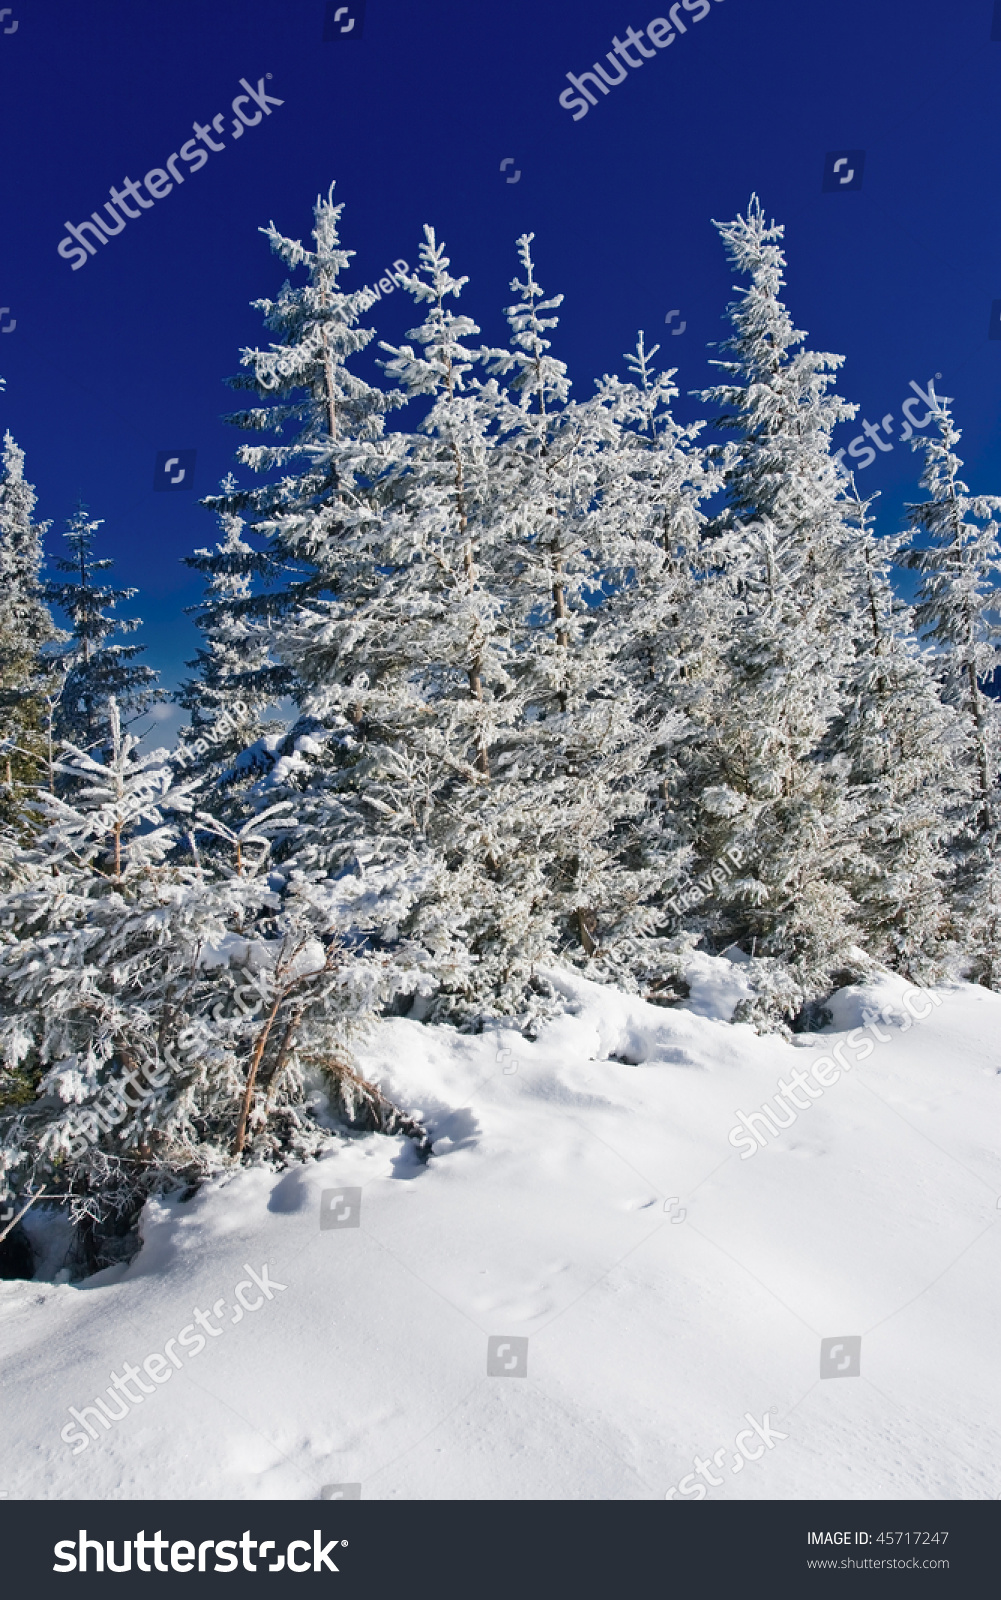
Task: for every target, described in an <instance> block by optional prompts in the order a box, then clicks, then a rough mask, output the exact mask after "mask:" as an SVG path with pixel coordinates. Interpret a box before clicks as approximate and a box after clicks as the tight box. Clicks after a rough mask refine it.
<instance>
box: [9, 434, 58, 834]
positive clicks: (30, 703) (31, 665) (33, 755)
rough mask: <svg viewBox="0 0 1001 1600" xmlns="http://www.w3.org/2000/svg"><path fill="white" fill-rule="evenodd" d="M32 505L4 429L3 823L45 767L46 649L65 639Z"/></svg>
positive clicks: (50, 685)
mask: <svg viewBox="0 0 1001 1600" xmlns="http://www.w3.org/2000/svg"><path fill="white" fill-rule="evenodd" d="M34 509H35V491H34V488H33V486H32V485H31V484H30V483H26V482H25V478H24V452H23V450H21V449H19V448H18V446H17V445H16V444H15V443H14V440H13V439H12V438H11V436H10V434H9V433H6V434H5V435H4V441H3V460H2V466H0V818H2V820H3V821H4V822H7V823H10V822H11V821H13V819H14V818H15V816H16V815H17V813H18V811H19V809H20V805H21V802H22V801H23V798H24V795H25V793H26V786H30V785H32V784H35V783H37V782H39V781H41V779H42V777H43V775H44V774H45V772H46V771H47V765H48V756H49V732H50V705H51V700H52V697H53V695H54V693H56V692H57V689H56V683H55V678H56V676H57V674H55V673H53V672H52V670H51V667H50V663H49V661H48V659H47V657H46V654H45V648H46V646H48V645H52V644H54V643H55V642H56V641H58V640H61V639H63V638H65V635H64V634H61V633H60V632H59V630H58V628H57V627H56V626H55V623H54V622H53V620H52V616H51V614H50V612H49V609H48V607H47V605H46V604H45V599H44V588H43V585H42V580H41V577H40V571H41V565H42V538H43V536H44V534H45V532H46V530H47V528H48V524H47V523H44V524H39V523H36V522H33V521H32V513H33V511H34Z"/></svg>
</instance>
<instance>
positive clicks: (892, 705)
mask: <svg viewBox="0 0 1001 1600" xmlns="http://www.w3.org/2000/svg"><path fill="white" fill-rule="evenodd" d="M852 487H853V491H854V482H853V485H852ZM871 503H872V501H871V500H867V501H863V500H861V499H860V498H859V497H858V496H857V492H855V504H854V520H855V525H856V530H857V531H856V553H857V554H858V556H859V558H860V564H859V566H858V568H857V570H856V572H855V574H854V577H855V581H856V583H857V584H858V589H857V592H856V593H855V595H854V596H853V600H854V605H855V610H856V613H857V615H858V618H859V624H860V625H859V627H858V630H857V632H856V635H855V648H856V654H855V657H854V660H853V661H851V662H850V663H849V664H848V672H847V676H846V678H845V680H844V683H843V686H842V688H843V699H842V705H841V708H840V710H839V713H838V716H837V717H836V718H835V720H834V722H833V723H832V724H831V726H830V728H829V729H828V732H827V746H828V749H829V751H830V753H831V756H832V759H834V760H838V759H839V758H847V761H848V766H847V768H846V769H845V776H844V781H845V784H846V786H847V788H848V792H849V794H850V796H851V800H852V803H853V813H854V816H855V824H854V851H853V853H852V856H851V858H850V864H851V879H850V884H851V891H852V896H853V898H854V900H855V902H856V905H857V907H858V910H857V912H856V920H857V925H858V927H859V930H860V942H861V943H862V944H863V945H864V947H865V949H866V950H867V951H868V952H869V953H870V954H871V955H872V956H873V957H874V958H875V959H876V960H878V961H881V962H883V963H885V964H886V965H887V966H889V967H892V968H894V969H895V970H897V971H899V972H902V973H904V974H905V976H906V977H908V978H910V979H911V981H912V982H927V981H930V980H931V979H934V978H935V977H940V976H941V975H942V974H943V973H944V972H945V971H946V970H948V966H949V960H950V955H951V953H952V952H954V950H955V930H954V929H953V928H952V927H951V926H950V924H951V917H950V912H949V906H948V881H947V880H948V875H949V863H948V858H947V848H948V843H949V840H950V838H951V837H952V835H953V834H954V833H955V831H956V827H957V810H958V808H959V807H960V806H961V804H962V801H963V798H964V792H965V788H966V785H965V783H964V775H963V771H962V768H963V761H964V755H965V735H964V730H963V728H962V724H961V718H960V716H959V715H958V713H957V712H956V711H955V710H954V708H953V707H952V706H950V705H947V704H943V703H942V700H941V699H940V697H939V693H938V685H937V683H936V678H935V671H934V665H935V664H934V660H933V659H932V658H930V657H929V653H928V652H927V651H926V650H922V649H921V647H920V646H919V644H918V642H917V639H916V637H915V633H914V614H913V611H912V609H911V608H910V607H909V606H907V605H905V604H904V602H903V601H902V600H900V599H899V597H898V596H897V595H896V594H895V592H894V589H893V585H892V581H891V571H892V567H893V563H894V561H899V559H900V553H901V550H902V549H903V547H904V546H905V544H907V543H908V542H909V536H908V535H906V534H903V535H896V536H884V537H882V538H876V537H875V535H874V532H873V528H872V525H871V522H870V519H869V515H868V510H869V506H870V505H871Z"/></svg>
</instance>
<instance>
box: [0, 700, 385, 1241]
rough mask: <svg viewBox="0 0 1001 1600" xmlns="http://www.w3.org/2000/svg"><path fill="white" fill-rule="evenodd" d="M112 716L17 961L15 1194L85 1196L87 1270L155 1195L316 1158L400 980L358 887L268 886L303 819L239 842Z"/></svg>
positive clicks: (9, 1083)
mask: <svg viewBox="0 0 1001 1600" xmlns="http://www.w3.org/2000/svg"><path fill="white" fill-rule="evenodd" d="M110 712H111V716H110V728H109V738H108V755H107V760H106V761H105V762H103V763H102V762H98V761H95V760H94V759H93V757H92V756H90V755H89V754H88V753H87V752H86V751H83V750H79V749H73V748H71V747H70V748H67V750H66V751H65V759H64V763H63V764H64V766H65V767H66V768H67V769H68V774H69V777H70V778H71V779H72V782H71V783H70V784H69V785H68V787H67V790H66V794H65V796H58V795H50V794H48V793H46V792H44V791H42V792H41V794H40V796H39V801H38V805H39V810H40V812H41V814H42V820H43V826H41V827H40V828H39V830H38V833H37V836H36V840H35V843H34V845H33V847H32V848H31V850H27V849H23V850H22V851H21V857H22V860H21V862H20V870H19V872H18V874H17V880H16V881H15V882H12V883H10V884H9V885H8V888H7V893H6V894H5V897H4V921H5V927H4V934H5V939H4V943H3V945H2V947H0V1060H2V1069H0V1072H2V1076H0V1168H2V1172H0V1177H5V1178H6V1179H7V1181H9V1182H10V1183H11V1184H12V1185H13V1186H16V1187H20V1188H22V1189H23V1188H25V1187H26V1186H27V1185H28V1184H29V1183H36V1184H37V1183H39V1182H43V1181H44V1183H45V1185H46V1187H47V1188H49V1189H54V1190H55V1191H56V1192H61V1193H64V1194H68V1195H71V1196H73V1197H74V1204H75V1214H76V1216H77V1218H78V1219H79V1218H83V1217H84V1216H87V1217H89V1218H90V1223H89V1224H88V1227H89V1232H90V1236H91V1247H90V1248H89V1256H88V1259H89V1261H90V1265H91V1266H94V1265H100V1264H102V1263H103V1259H107V1256H106V1255H105V1256H104V1257H102V1251H106V1250H107V1249H109V1248H111V1246H110V1244H109V1240H110V1239H111V1237H112V1235H113V1234H114V1233H115V1231H116V1230H115V1218H116V1217H118V1218H126V1219H131V1220H134V1218H135V1216H136V1214H137V1212H138V1208H139V1206H140V1205H141V1203H142V1201H143V1199H144V1198H145V1196H146V1195H148V1194H149V1193H151V1192H153V1191H154V1190H156V1189H158V1188H165V1187H171V1186H172V1185H174V1184H176V1183H178V1182H181V1181H185V1182H190V1181H197V1180H198V1179H199V1178H201V1177H203V1176H204V1175H206V1174H207V1173H210V1172H213V1171H218V1170H221V1169H223V1168H225V1167H226V1166H227V1164H229V1163H231V1162H233V1161H237V1160H252V1161H261V1160H268V1161H277V1162H281V1161H284V1160H287V1159H290V1158H293V1157H296V1156H299V1157H302V1156H305V1155H308V1154H310V1153H313V1152H315V1151H316V1150H317V1149H318V1148H319V1147H320V1145H321V1144H322V1142H323V1141H324V1139H325V1138H326V1137H328V1135H326V1134H325V1133H324V1131H323V1129H322V1127H321V1126H320V1125H319V1124H318V1123H317V1121H316V1116H315V1108H314V1102H317V1092H318V1091H319V1090H320V1088H321V1086H322V1082H323V1074H324V1072H326V1073H328V1074H331V1075H332V1081H333V1080H336V1077H337V1075H338V1074H339V1073H341V1074H342V1073H343V1069H344V1065H345V1062H346V1061H349V1060H350V1056H349V1049H350V1040H351V1039H352V1037H353V1036H354V1035H355V1034H356V1032H357V1031H358V1029H359V1028H360V1027H363V1026H364V1025H365V1022H366V1019H367V1018H369V1017H371V1016H372V1015H374V1014H375V1013H376V1012H378V1011H379V1010H380V1009H381V1008H382V1007H383V1006H384V1005H385V1004H386V1002H387V1000H388V999H389V998H391V997H392V995H393V993H394V992H395V989H396V987H397V985H398V983H399V981H400V978H401V971H400V967H399V965H398V963H395V962H394V961H393V960H392V959H390V958H389V957H387V956H386V955H384V954H376V953H373V952H371V951H366V950H363V949H358V948H357V947H352V946H351V943H350V941H349V937H348V935H349V930H350V929H351V928H352V927H353V926H354V925H355V921H356V918H357V914H358V913H357V905H356V902H357V898H358V893H359V890H358V886H357V885H356V884H354V883H352V882H348V883H346V884H344V885H343V886H339V885H337V884H335V883H330V882H322V883H318V882H315V881H311V880H310V879H309V877H308V876H307V875H305V874H303V873H302V872H300V871H295V870H291V869H290V870H288V871H286V872H284V873H277V874H276V873H274V872H273V871H272V870H271V859H270V840H271V838H272V836H273V835H274V834H275V833H276V832H278V831H279V830H280V829H281V828H282V827H283V826H284V824H285V821H286V813H287V809H288V808H287V805H286V804H283V803H280V804H279V805H278V806H276V807H272V808H268V809H267V810H265V811H264V812H261V813H260V814H258V815H257V816H256V817H255V818H254V819H253V820H252V822H250V823H247V824H243V825H241V827H240V828H238V829H234V828H230V827H229V826H228V825H227V824H225V823H221V822H219V821H218V820H217V819H215V818H214V817H212V815H211V814H210V813H205V812H202V811H199V810H198V809H197V801H198V794H197V785H196V784H195V782H194V781H192V780H187V781H184V782H182V783H180V784H178V783H177V782H175V779H174V774H173V769H172V764H171V763H170V761H169V760H168V757H167V752H166V751H165V750H157V751H153V752H151V753H149V754H148V755H145V756H141V755H140V754H139V752H138V748H137V741H136V740H135V739H134V738H133V737H132V736H131V735H128V734H124V733H123V732H122V730H121V726H120V722H119V719H118V715H117V708H116V707H115V704H114V701H112V702H111V707H110ZM182 833H188V834H189V835H190V836H191V838H192V840H193V848H190V849H189V850H187V851H186V852H184V853H179V852H178V848H177V847H178V841H179V837H180V835H181V834H182ZM199 840H214V841H217V842H218V845H219V846H220V848H219V849H218V850H217V851H215V852H214V853H213V856H212V861H211V866H209V865H207V864H206V859H205V856H206V853H205V852H203V851H201V850H200V849H199V848H198V841H199ZM410 981H411V985H413V982H414V979H413V975H410ZM95 1230H96V1231H95Z"/></svg>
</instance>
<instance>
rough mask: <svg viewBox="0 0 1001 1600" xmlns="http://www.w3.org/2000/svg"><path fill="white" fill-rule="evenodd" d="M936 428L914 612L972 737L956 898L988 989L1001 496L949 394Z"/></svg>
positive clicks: (993, 964) (992, 978) (945, 689)
mask: <svg viewBox="0 0 1001 1600" xmlns="http://www.w3.org/2000/svg"><path fill="white" fill-rule="evenodd" d="M935 424H936V430H937V431H936V433H934V434H929V435H928V436H926V437H925V438H922V439H918V440H915V445H916V446H917V447H918V448H920V449H921V450H923V451H924V453H925V464H924V470H923V472H922V474H921V484H922V487H923V488H924V489H925V490H926V491H927V495H928V498H927V499H926V500H923V501H921V502H919V503H917V504H914V505H911V506H910V507H909V508H908V522H909V524H910V527H911V528H912V530H913V531H914V533H915V534H921V535H923V536H924V542H923V543H922V545H921V547H920V548H917V549H913V550H911V551H909V552H908V554H907V556H906V557H905V562H906V565H907V566H909V567H911V568H913V569H915V570H916V571H918V572H919V573H920V575H921V579H920V586H919V589H918V593H917V604H916V606H915V614H916V616H917V620H918V623H919V625H920V626H921V627H922V628H924V629H925V630H926V631H927V636H928V638H929V639H930V640H931V641H932V642H933V644H934V645H935V647H936V658H935V665H936V668H937V670H938V673H939V675H940V680H941V686H942V696H943V699H944V701H945V703H946V705H947V706H949V707H951V708H953V709H954V710H955V712H956V713H957V714H958V716H959V718H960V720H961V723H962V727H963V731H964V734H965V740H966V756H965V761H964V769H965V775H966V780H967V785H968V791H969V799H968V801H967V804H966V806H965V809H964V814H963V817H962V826H961V828H960V830H959V831H958V833H957V836H956V839H955V843H954V847H953V848H954V854H955V858H956V859H955V886H954V904H955V908H956V912H957V915H958V917H959V919H960V926H961V932H962V941H963V945H964V949H965V959H966V970H967V972H968V975H969V976H971V977H972V978H974V980H975V981H977V982H980V983H983V984H985V985H986V986H987V987H988V988H993V989H997V988H999V987H1001V955H999V950H1001V798H999V788H998V783H999V771H1001V718H999V714H998V704H997V701H996V699H994V698H993V697H992V696H991V695H988V694H987V693H986V692H985V686H986V685H987V684H988V683H989V682H990V681H991V680H992V678H994V677H995V675H996V673H997V670H998V666H999V662H1001V587H999V577H1001V543H999V524H1001V496H998V495H971V493H970V491H969V488H968V487H967V485H966V484H965V483H964V482H963V480H962V479H961V478H960V476H959V473H960V469H961V468H962V465H963V463H962V461H961V459H960V457H959V456H958V455H957V454H956V446H957V444H958V443H959V440H960V437H961V434H960V430H959V429H958V428H957V427H956V425H955V423H954V421H953V419H952V412H951V408H950V404H949V402H948V401H947V400H945V399H943V400H942V401H941V402H940V405H939V409H938V412H937V414H936V417H935Z"/></svg>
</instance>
